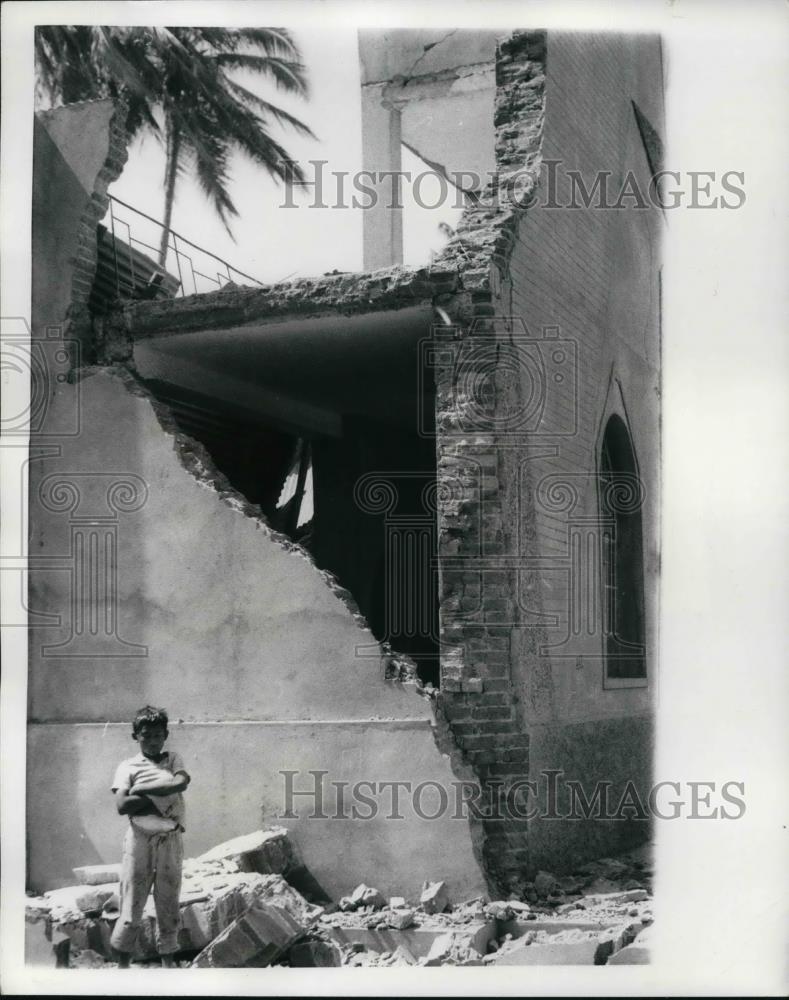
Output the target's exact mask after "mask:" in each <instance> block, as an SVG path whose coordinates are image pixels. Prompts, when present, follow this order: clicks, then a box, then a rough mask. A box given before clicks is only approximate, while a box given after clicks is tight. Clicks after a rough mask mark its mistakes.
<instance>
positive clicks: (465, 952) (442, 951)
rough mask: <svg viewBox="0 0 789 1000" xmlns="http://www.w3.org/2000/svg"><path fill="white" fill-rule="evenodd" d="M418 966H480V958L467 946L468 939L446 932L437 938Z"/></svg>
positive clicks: (475, 951) (478, 953) (478, 954)
mask: <svg viewBox="0 0 789 1000" xmlns="http://www.w3.org/2000/svg"><path fill="white" fill-rule="evenodd" d="M419 964H420V965H424V966H437V965H482V964H483V961H482V956H481V955H480V952H479V951H477V950H476V949H475V948H472V947H471V945H470V944H469V941H468V938H466V937H464V936H461V935H457V934H453V933H451V932H448V933H446V934H442V935H441V936H440V937H437V938H436V939H435V941H434V942H433V945H432V947H431V948H430V951H429V952H428V954H427V957H426V958H423V959H422V960H421V961H420V963H419Z"/></svg>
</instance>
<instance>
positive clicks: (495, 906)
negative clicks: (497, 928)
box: [484, 899, 515, 920]
mask: <svg viewBox="0 0 789 1000" xmlns="http://www.w3.org/2000/svg"><path fill="white" fill-rule="evenodd" d="M484 912H485V915H486V916H488V917H492V918H493V920H512V919H513V917H514V916H515V910H514V909H513V908H512V903H511V902H510V901H509V900H507V901H506V902H505V901H504V900H502V899H498V900H495V901H494V902H492V903H488V905H487V906H486V907H485V910H484Z"/></svg>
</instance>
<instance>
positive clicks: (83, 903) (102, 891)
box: [77, 882, 120, 914]
mask: <svg viewBox="0 0 789 1000" xmlns="http://www.w3.org/2000/svg"><path fill="white" fill-rule="evenodd" d="M119 894H120V886H119V885H118V883H117V882H114V883H112V884H110V885H94V886H91V887H90V888H89V889H88V890H87V891H83V892H82V894H81V895H80V896H78V897H77V906H78V907H79V908H80V910H82V912H83V913H96V914H98V913H101V912H102V910H103V909H104V905H105V903H107V902H109V901H110V900H111V899H113V897H114V898H116V899H117V900H118V905H119V906H120V895H119Z"/></svg>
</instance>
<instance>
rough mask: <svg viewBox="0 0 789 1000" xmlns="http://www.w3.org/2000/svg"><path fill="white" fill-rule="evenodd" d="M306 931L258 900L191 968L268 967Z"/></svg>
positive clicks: (286, 914)
mask: <svg viewBox="0 0 789 1000" xmlns="http://www.w3.org/2000/svg"><path fill="white" fill-rule="evenodd" d="M305 930H306V928H305V927H304V926H303V925H302V924H300V923H299V922H298V921H297V920H296V919H294V917H293V916H292V914H291V913H289V912H288V911H287V910H285V909H283V908H282V907H280V906H277V905H275V904H273V903H268V902H263V901H262V900H258V901H256V902H255V903H253V904H252V905H251V906H250V907H249V909H247V910H246V911H245V912H244V913H243V914H242V915H241V916H240V917H238V918H237V919H236V920H234V921H233V923H232V924H230V925H229V926H228V927H226V928H225V929H224V930H223V931H222V933H221V934H219V935H218V936H217V937H216V938H215V939H214V940H213V941H211V943H210V944H209V945H207V946H206V947H205V948H204V949H203V950H202V951H201V952H200V954H199V955H198V956H197V958H196V959H195V960H194V962H192V968H196V969H203V968H219V969H237V968H241V967H242V966H252V967H255V968H260V967H263V966H266V965H271V963H272V962H274V961H275V960H276V959H277V958H279V957H280V956H281V955H282V954H284V952H285V951H287V949H288V948H289V947H290V946H291V945H293V944H294V943H295V942H296V941H298V939H299V938H300V937H301V936H302V935H303V934H304V932H305Z"/></svg>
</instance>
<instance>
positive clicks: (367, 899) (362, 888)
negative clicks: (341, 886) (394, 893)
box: [340, 882, 386, 913]
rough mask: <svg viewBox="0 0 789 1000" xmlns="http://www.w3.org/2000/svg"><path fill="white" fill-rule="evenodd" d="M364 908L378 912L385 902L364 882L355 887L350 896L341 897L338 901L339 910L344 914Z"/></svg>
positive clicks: (377, 892) (379, 894)
mask: <svg viewBox="0 0 789 1000" xmlns="http://www.w3.org/2000/svg"><path fill="white" fill-rule="evenodd" d="M365 906H370V907H372V909H373V910H380V909H383V907H384V906H386V900H385V899H384V897H383V896H382V895H381V893H380V892H379V891H378V890H377V889H372V888H370V886H369V885H365V884H364V882H362V883H361V884H360V885H357V886H356V888H355V889H354V890H353V892H352V893H351V895H350V896H343V897H342V899H341V900H340V909H341V910H342V911H343V912H345V913H347V912H349V911H352V910H359V909H361V908H362V907H365Z"/></svg>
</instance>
